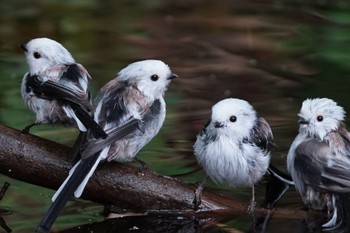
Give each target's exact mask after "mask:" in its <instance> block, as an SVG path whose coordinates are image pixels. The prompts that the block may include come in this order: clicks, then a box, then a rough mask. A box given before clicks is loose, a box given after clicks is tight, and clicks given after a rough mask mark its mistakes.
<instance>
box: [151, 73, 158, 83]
mask: <svg viewBox="0 0 350 233" xmlns="http://www.w3.org/2000/svg"><path fill="white" fill-rule="evenodd" d="M158 79H159V77H158V75H156V74H154V75H152V76H151V80H152V81H157V80H158Z"/></svg>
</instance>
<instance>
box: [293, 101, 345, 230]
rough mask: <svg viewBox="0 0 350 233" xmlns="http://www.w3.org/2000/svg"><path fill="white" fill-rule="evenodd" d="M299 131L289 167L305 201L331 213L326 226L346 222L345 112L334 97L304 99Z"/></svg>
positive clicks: (335, 225) (316, 208)
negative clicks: (344, 218) (343, 206)
mask: <svg viewBox="0 0 350 233" xmlns="http://www.w3.org/2000/svg"><path fill="white" fill-rule="evenodd" d="M299 117H300V119H299V134H298V135H297V136H296V138H295V139H294V142H293V143H292V145H291V147H290V150H289V153H288V157H287V167H288V170H289V172H290V174H291V176H292V178H293V180H294V182H295V187H296V189H297V191H298V192H299V194H300V195H301V197H302V199H303V201H304V203H305V204H307V205H308V206H309V207H310V208H312V209H315V210H323V209H327V211H328V213H329V214H330V216H329V220H328V222H326V223H325V224H323V227H326V228H330V227H332V228H333V227H337V226H338V225H339V224H340V223H341V222H342V220H343V219H342V215H343V214H342V212H343V211H342V204H341V203H342V202H343V201H344V198H345V199H348V200H347V202H349V201H350V199H349V197H348V195H349V193H350V178H349V177H350V133H349V132H348V131H347V130H346V126H345V124H344V122H343V121H344V118H345V111H344V109H343V108H342V107H341V106H339V105H337V103H336V102H334V101H333V100H331V99H327V98H316V99H307V100H305V101H304V102H303V104H302V107H301V110H300V113H299Z"/></svg>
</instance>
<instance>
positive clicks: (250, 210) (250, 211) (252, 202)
mask: <svg viewBox="0 0 350 233" xmlns="http://www.w3.org/2000/svg"><path fill="white" fill-rule="evenodd" d="M255 206H256V202H255V200H254V199H251V200H250V203H249V205H248V208H247V213H248V214H254V209H255Z"/></svg>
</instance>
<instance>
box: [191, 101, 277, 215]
mask: <svg viewBox="0 0 350 233" xmlns="http://www.w3.org/2000/svg"><path fill="white" fill-rule="evenodd" d="M269 138H272V131H271V128H270V126H269V124H268V123H267V122H266V120H265V119H264V118H262V117H260V116H259V115H258V113H257V112H256V111H255V109H254V108H253V107H252V106H251V105H250V104H249V103H248V102H247V101H245V100H241V99H234V98H229V99H224V100H221V101H219V102H218V103H216V104H215V105H214V106H213V107H212V113H211V117H210V119H209V121H208V123H207V124H206V125H205V127H204V129H203V130H202V131H201V132H200V133H199V135H198V136H197V140H196V142H195V144H194V146H193V148H194V154H195V156H196V158H197V160H198V163H199V164H200V165H201V166H202V167H203V169H204V171H205V172H206V174H207V175H208V176H209V177H210V178H211V179H212V180H213V181H214V182H217V183H227V184H229V185H231V186H238V187H251V188H252V199H251V202H250V205H249V208H248V212H250V213H251V212H253V211H254V206H255V194H254V184H255V183H257V182H258V181H259V180H260V179H261V178H262V177H263V175H264V174H265V173H266V171H267V169H268V166H269V162H270V153H269V150H268V144H269V141H268V140H269ZM196 198H197V197H196ZM196 202H197V200H195V206H196V205H198V203H196Z"/></svg>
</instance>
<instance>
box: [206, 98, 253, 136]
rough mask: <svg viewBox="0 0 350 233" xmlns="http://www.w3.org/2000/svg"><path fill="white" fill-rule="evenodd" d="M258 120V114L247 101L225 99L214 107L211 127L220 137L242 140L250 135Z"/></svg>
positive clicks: (209, 126)
mask: <svg viewBox="0 0 350 233" xmlns="http://www.w3.org/2000/svg"><path fill="white" fill-rule="evenodd" d="M257 119H258V115H257V112H256V111H255V110H254V108H253V107H252V106H251V105H250V104H249V103H248V102H247V101H245V100H241V99H234V98H229V99H224V100H221V101H219V102H218V103H216V104H215V105H214V106H213V107H212V115H211V120H210V123H209V125H208V126H207V127H208V128H209V129H210V130H213V131H214V132H215V131H216V132H217V134H218V135H221V134H225V135H227V136H229V137H234V138H237V139H242V138H245V137H247V136H249V135H250V132H251V129H252V128H253V127H254V126H255V124H256V122H257Z"/></svg>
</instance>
